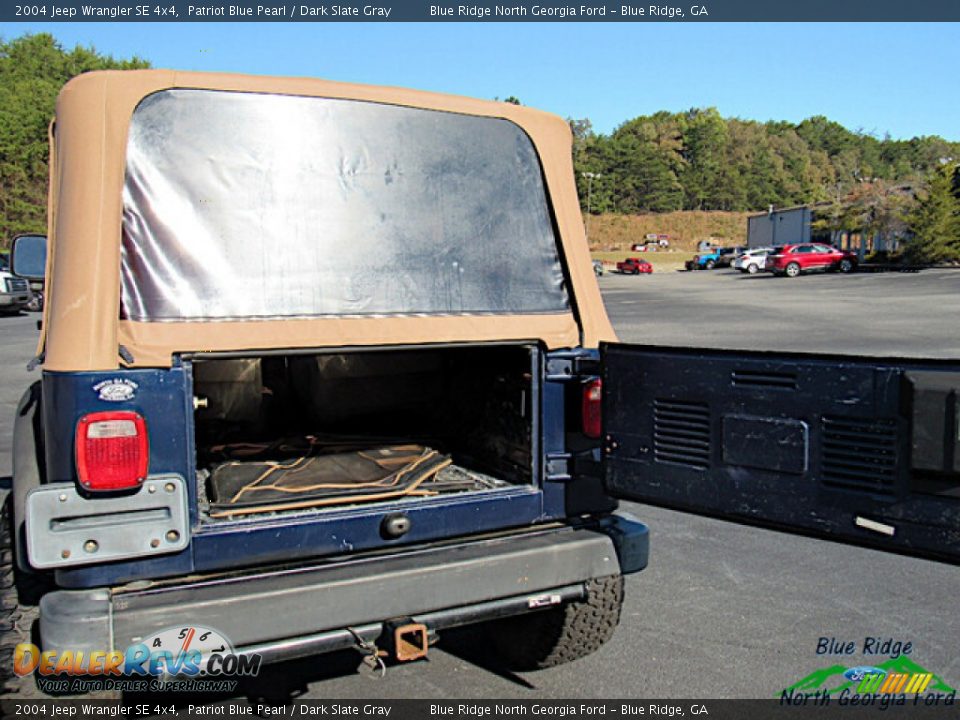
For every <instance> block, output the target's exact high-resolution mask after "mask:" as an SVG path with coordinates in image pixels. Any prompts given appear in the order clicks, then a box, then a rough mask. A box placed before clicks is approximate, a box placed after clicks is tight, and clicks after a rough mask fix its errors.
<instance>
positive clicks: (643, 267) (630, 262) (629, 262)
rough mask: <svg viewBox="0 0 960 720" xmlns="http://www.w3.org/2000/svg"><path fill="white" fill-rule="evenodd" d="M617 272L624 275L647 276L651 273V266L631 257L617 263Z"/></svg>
mask: <svg viewBox="0 0 960 720" xmlns="http://www.w3.org/2000/svg"><path fill="white" fill-rule="evenodd" d="M617 272H621V273H624V274H625V275H639V274H640V273H643V274H649V273H652V272H653V265H651V264H650V263H648V262H647V261H646V260H644V259H643V258H636V257H632V258H627V259H626V260H621V261H620V262H618V263H617Z"/></svg>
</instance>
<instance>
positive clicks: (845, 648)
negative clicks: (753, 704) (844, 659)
mask: <svg viewBox="0 0 960 720" xmlns="http://www.w3.org/2000/svg"><path fill="white" fill-rule="evenodd" d="M913 649H914V648H913V643H910V642H907V643H904V642H902V641H897V640H894V639H892V638H874V637H867V638H865V639H864V641H863V643H862V644H858V643H857V642H856V641H853V640H850V641H838V640H837V639H836V638H827V637H821V638H819V639H818V642H817V646H816V654H817V655H834V656H852V655H855V654H858V653H859V654H862V655H864V656H866V657H867V658H869V661H868V662H864V663H861V664H858V665H853V664H850V665H839V664H836V665H829V666H826V667H822V668H820V669H819V670H815V671H813V672H812V673H810V674H809V675H807V676H806V677H805V678H803V679H801V680H798V681H797V682H795V683H794V684H793V685H790V686H789V687H787V688H785V689H784V690H782V691H781V693H780V704H781V705H789V706H809V705H831V704H837V705H851V706H856V705H872V706H877V707H881V708H886V707H891V706H895V705H917V706H923V705H936V706H952V705H954V704H955V703H956V699H957V691H956V690H955V689H954V688H952V687H950V686H949V685H948V684H947V683H946V682H945V681H944V680H943V678H941V677H940V676H939V675H937V674H935V673H933V672H930V671H929V670H927V669H926V668H924V667H923V666H922V665H920V664H919V663H917V662H916V661H915V660H913V659H912V658H910V657H909V656H910V654H911V653H912V652H913ZM877 656H880V657H883V656H886V659H884V660H881V661H877V660H875V658H876V657H877Z"/></svg>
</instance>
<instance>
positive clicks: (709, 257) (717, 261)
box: [685, 247, 742, 270]
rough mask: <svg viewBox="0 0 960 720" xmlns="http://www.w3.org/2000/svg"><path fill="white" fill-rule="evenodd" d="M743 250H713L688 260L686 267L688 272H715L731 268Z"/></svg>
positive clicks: (734, 248) (737, 248) (735, 248)
mask: <svg viewBox="0 0 960 720" xmlns="http://www.w3.org/2000/svg"><path fill="white" fill-rule="evenodd" d="M741 250H742V248H739V247H733V248H713V249H711V250H708V251H706V252H701V253H699V254H697V255H694V256H693V259H692V260H687V262H686V263H685V266H686V268H687V270H713V269H714V268H718V267H730V265H731V263H733V261H734V260H735V259H736V257H737V254H738V253H739V252H740V251H741Z"/></svg>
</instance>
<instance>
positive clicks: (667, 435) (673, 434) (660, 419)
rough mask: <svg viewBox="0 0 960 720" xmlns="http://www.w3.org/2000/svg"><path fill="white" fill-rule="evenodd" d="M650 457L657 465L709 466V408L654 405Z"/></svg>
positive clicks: (665, 402)
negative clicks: (651, 451)
mask: <svg viewBox="0 0 960 720" xmlns="http://www.w3.org/2000/svg"><path fill="white" fill-rule="evenodd" d="M653 457H654V459H655V460H656V461H657V462H662V463H672V464H675V465H689V466H691V467H695V468H699V469H701V470H706V469H707V468H708V467H709V466H710V408H709V407H708V406H707V404H706V403H695V402H685V401H682V400H654V401H653Z"/></svg>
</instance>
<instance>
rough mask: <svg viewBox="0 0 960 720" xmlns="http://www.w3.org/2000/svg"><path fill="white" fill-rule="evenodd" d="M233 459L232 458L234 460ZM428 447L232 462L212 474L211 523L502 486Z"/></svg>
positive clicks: (395, 447) (379, 448)
mask: <svg viewBox="0 0 960 720" xmlns="http://www.w3.org/2000/svg"><path fill="white" fill-rule="evenodd" d="M234 456H236V455H234ZM451 462H452V461H451V459H450V457H449V456H447V455H444V454H442V453H440V452H438V451H437V450H434V449H432V448H429V447H425V446H421V445H415V444H407V445H384V446H379V447H373V448H367V449H363V450H350V451H347V452H324V453H323V454H312V455H300V456H299V457H293V458H288V459H284V460H231V461H228V462H224V463H221V464H219V465H217V466H216V467H214V468H213V472H212V474H211V475H210V479H209V497H210V511H211V512H210V517H212V518H217V517H229V516H233V515H247V514H256V513H265V512H279V511H282V510H295V509H299V508H313V507H324V506H331V505H347V504H353V503H360V502H374V501H378V500H387V499H391V498H398V497H405V496H414V497H418V496H420V497H423V496H430V495H436V494H439V493H441V492H463V491H467V490H477V489H486V488H492V487H498V486H501V485H506V483H502V482H501V481H498V480H495V479H493V478H490V477H488V476H485V475H481V474H479V473H474V472H472V471H469V470H466V469H464V468H459V467H456V466H451Z"/></svg>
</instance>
